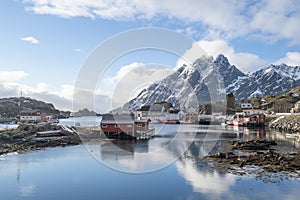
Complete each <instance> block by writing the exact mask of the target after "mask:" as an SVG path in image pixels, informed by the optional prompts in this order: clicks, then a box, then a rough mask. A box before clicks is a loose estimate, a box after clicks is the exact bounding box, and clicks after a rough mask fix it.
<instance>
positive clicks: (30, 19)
mask: <svg viewBox="0 0 300 200" xmlns="http://www.w3.org/2000/svg"><path fill="white" fill-rule="evenodd" d="M1 4H2V5H1V7H0V27H1V33H0V44H1V45H0V54H1V59H0V92H1V93H0V96H1V97H7V96H19V94H20V91H22V92H23V95H24V96H30V97H32V98H38V99H41V100H44V101H47V102H53V103H54V104H55V105H56V107H58V108H61V109H69V110H71V109H72V97H73V86H74V83H75V81H76V77H77V75H78V73H79V70H80V67H81V65H82V63H83V62H84V61H85V59H86V58H87V57H88V56H89V54H90V53H91V52H92V51H93V50H94V49H95V48H96V47H97V46H98V45H99V44H101V42H103V41H105V40H106V39H108V38H110V37H112V36H114V35H115V34H119V33H121V32H123V31H128V30H131V29H135V28H143V27H159V28H167V29H171V30H174V31H177V32H178V33H181V34H185V35H187V36H189V37H191V38H192V39H193V40H195V41H197V42H198V43H199V44H200V46H201V47H202V48H203V49H204V50H205V51H206V52H207V53H208V54H209V55H212V56H214V57H216V56H217V55H218V54H219V53H223V54H224V55H225V56H227V57H228V59H229V61H230V62H231V63H232V64H234V65H236V66H237V67H238V68H240V69H241V70H242V71H244V72H248V71H250V72H251V71H255V70H257V69H260V68H262V67H267V66H268V65H269V64H271V63H275V64H279V63H282V62H284V63H287V64H289V65H293V66H295V65H300V28H299V24H300V4H299V1H297V0H294V1H293V0H286V1H272V0H269V1H268V0H265V1H263V0H256V1H238V0H225V1H217V0H211V1H202V0H186V1H171V0H166V1H158V0H152V1H150V0H145V1H138V0H132V1H129V0H118V1H104V0H103V1H102V0H99V1H91V0H73V1H72V0H65V1H60V0H47V1H46V0H3V1H1ZM129 42H130V41H129ZM177 59H178V57H177V56H174V55H171V54H168V53H165V52H160V51H149V50H148V51H141V52H135V53H131V54H128V55H127V56H123V57H122V58H120V59H118V60H117V61H116V62H115V63H113V64H112V67H111V69H110V70H109V71H107V73H106V79H105V80H106V81H105V83H103V85H102V86H100V87H99V88H100V89H99V90H98V91H97V92H96V93H97V94H96V96H97V97H98V98H97V99H98V101H99V105H101V106H99V108H95V109H96V110H97V111H98V112H105V111H107V110H109V109H110V108H109V107H110V98H111V96H112V90H113V87H114V84H115V83H116V81H118V80H120V77H122V76H124V75H126V73H129V72H130V71H132V70H136V69H138V68H140V72H141V73H145V71H149V70H152V69H148V68H147V67H145V64H149V63H157V64H158V65H159V66H161V68H160V67H157V68H156V71H157V72H160V73H154V74H155V77H152V78H153V81H155V80H158V79H160V78H162V77H163V75H166V74H168V73H170V72H171V69H172V68H174V67H176V64H177ZM160 70H161V71H160ZM152 71H153V70H152ZM100 84H101V82H100ZM105 84H106V85H105ZM128 89H129V88H128Z"/></svg>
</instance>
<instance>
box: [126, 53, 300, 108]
mask: <svg viewBox="0 0 300 200" xmlns="http://www.w3.org/2000/svg"><path fill="white" fill-rule="evenodd" d="M298 85H300V67H292V66H287V65H285V64H281V65H270V66H269V67H267V68H264V69H261V70H258V71H256V72H254V73H251V74H247V75H246V74H244V73H243V72H241V71H240V70H239V69H238V68H237V67H235V66H234V65H231V64H230V63H229V61H228V59H227V58H226V57H225V56H224V55H222V54H220V55H219V56H218V57H217V58H216V59H215V60H214V59H213V58H212V57H205V56H203V57H201V58H199V59H197V60H196V61H195V62H194V63H193V65H191V66H187V65H183V66H182V67H180V68H179V69H177V71H175V72H174V73H172V74H170V75H169V76H167V77H165V78H164V79H162V80H161V81H158V82H155V83H153V84H152V85H150V86H149V87H148V88H146V89H144V90H143V91H141V93H140V94H139V95H138V96H137V97H136V98H134V99H132V100H131V101H129V102H128V103H126V104H125V105H124V109H126V110H132V109H135V108H139V107H140V106H141V105H144V104H149V105H152V104H153V103H155V102H160V101H167V102H170V103H172V104H173V106H175V107H181V108H189V107H191V106H192V107H194V106H196V105H200V104H203V103H207V102H214V101H219V100H222V99H224V94H226V93H229V92H232V93H233V94H234V95H235V97H236V99H237V100H242V99H246V98H249V97H251V96H262V95H275V96H277V95H280V94H283V93H285V92H287V91H289V90H291V89H292V88H293V87H296V86H298Z"/></svg>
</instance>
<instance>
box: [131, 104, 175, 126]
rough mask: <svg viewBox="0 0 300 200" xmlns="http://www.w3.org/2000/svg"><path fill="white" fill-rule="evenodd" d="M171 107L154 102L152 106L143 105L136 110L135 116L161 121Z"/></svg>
mask: <svg viewBox="0 0 300 200" xmlns="http://www.w3.org/2000/svg"><path fill="white" fill-rule="evenodd" d="M172 109H173V107H171V106H168V104H159V103H156V104H154V105H152V106H150V105H145V106H142V107H141V108H140V109H138V110H137V111H136V117H137V118H138V119H150V120H151V121H154V122H155V121H156V122H162V121H164V120H165V118H166V116H167V114H168V113H167V112H168V111H170V110H172Z"/></svg>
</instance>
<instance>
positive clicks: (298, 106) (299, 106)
mask: <svg viewBox="0 0 300 200" xmlns="http://www.w3.org/2000/svg"><path fill="white" fill-rule="evenodd" d="M299 112H300V101H297V102H296V103H295V105H294V107H293V108H292V109H291V113H299Z"/></svg>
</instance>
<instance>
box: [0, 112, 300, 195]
mask: <svg viewBox="0 0 300 200" xmlns="http://www.w3.org/2000/svg"><path fill="white" fill-rule="evenodd" d="M100 120H101V117H80V118H69V119H61V120H60V123H61V124H64V125H74V124H75V123H77V124H78V123H80V125H81V126H89V127H90V126H93V127H94V128H96V127H97V126H98V125H99V122H100ZM2 126H3V125H2ZM151 127H153V128H155V133H156V134H157V136H156V137H154V138H153V139H150V140H138V141H126V140H123V141H111V140H93V141H85V142H84V144H83V145H78V146H69V147H57V148H48V149H45V150H39V151H32V152H28V153H24V154H17V153H11V154H8V155H2V156H0V199H3V200H10V199H36V200H41V199H43V200H53V199H72V200H76V199H88V200H93V199H97V200H98V199H149V200H150V199H151V200H154V199H249V200H250V199H251V200H252V199H272V200H275V199H299V196H300V181H299V179H294V178H286V177H282V176H277V175H276V174H269V178H261V177H257V176H256V175H255V173H249V174H248V173H246V174H243V175H242V174H239V175H237V174H233V173H231V172H228V171H226V170H222V168H215V167H214V166H213V163H211V162H202V161H200V160H199V159H197V158H199V157H201V156H205V155H207V154H208V153H212V152H217V151H219V150H222V148H225V144H226V142H227V141H228V140H248V139H273V140H276V142H277V143H278V144H279V146H280V149H278V150H279V151H285V152H296V151H298V150H299V148H300V147H299V146H300V145H299V141H296V140H294V139H289V138H286V136H285V133H279V132H274V131H272V130H269V129H266V128H263V129H247V128H243V127H240V128H234V127H222V126H200V125H190V124H179V125H164V124H151ZM91 130H92V129H91ZM79 135H80V133H79Z"/></svg>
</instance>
